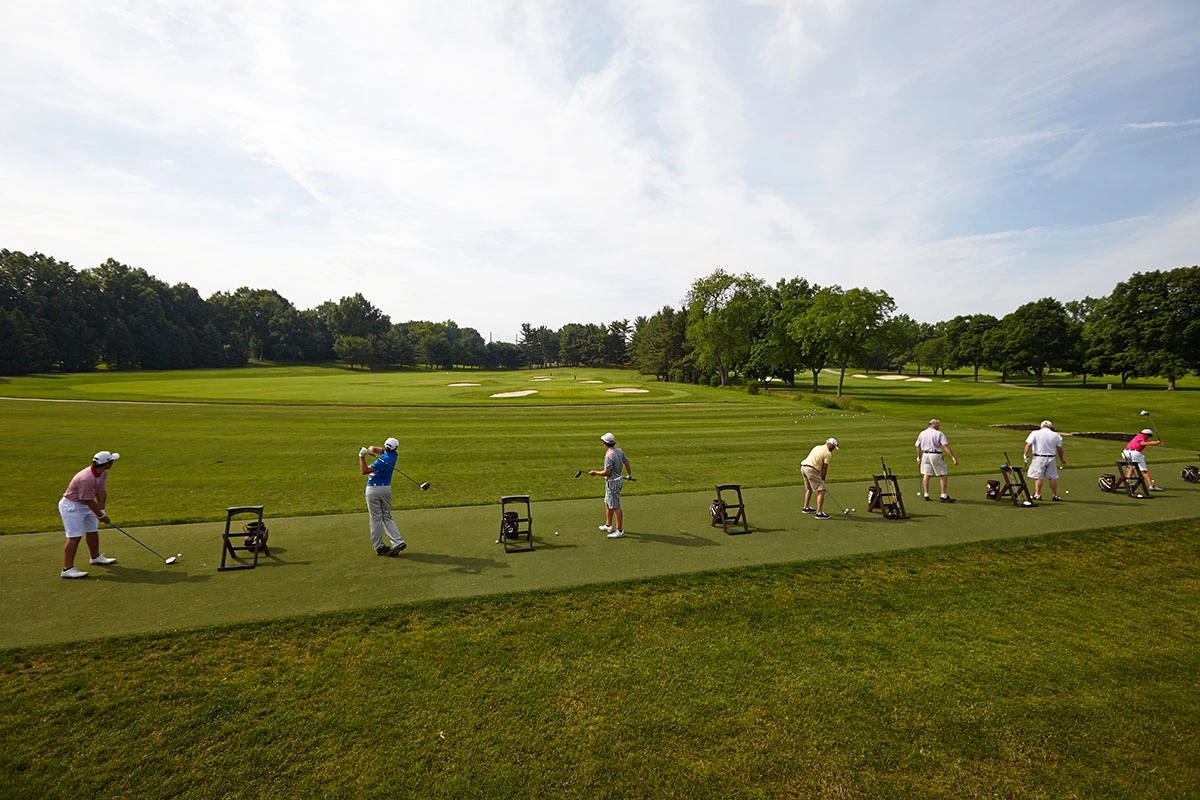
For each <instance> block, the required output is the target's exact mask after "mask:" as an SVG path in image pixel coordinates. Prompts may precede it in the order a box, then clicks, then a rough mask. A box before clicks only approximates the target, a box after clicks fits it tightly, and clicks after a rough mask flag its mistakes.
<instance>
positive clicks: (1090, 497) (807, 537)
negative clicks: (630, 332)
mask: <svg viewBox="0 0 1200 800" xmlns="http://www.w3.org/2000/svg"><path fill="white" fill-rule="evenodd" d="M1180 466H1181V465H1180V464H1173V465H1172V464H1162V465H1156V471H1159V474H1160V475H1170V474H1172V473H1173V472H1176V471H1177V470H1179V469H1180ZM1097 472H1098V471H1097V470H1095V469H1079V470H1065V471H1063V473H1062V479H1061V481H1060V490H1061V491H1064V492H1066V491H1073V494H1070V495H1064V496H1065V497H1066V502H1063V503H1051V502H1042V503H1040V504H1038V505H1037V507H1035V508H1018V507H1014V506H1013V504H1012V503H1011V502H1010V501H1008V500H1004V501H1001V502H999V503H997V502H992V501H989V500H986V499H984V498H983V495H984V481H985V480H986V478H985V477H982V476H957V477H952V478H951V492H952V493H953V494H956V495H957V496H958V502H957V503H955V504H953V505H946V504H941V503H938V502H936V501H935V502H922V501H921V500H919V499H918V498H917V496H916V487H917V483H916V481H914V480H912V479H909V480H904V481H902V482H901V487H902V490H903V491H905V492H906V497H905V500H906V505H907V506H908V511H909V514H910V518H909V519H907V520H885V519H883V518H882V517H881V516H880V515H879V514H878V513H867V511H866V508H865V506H866V484H864V483H861V482H858V483H853V484H849V483H847V484H837V483H832V484H830V492H831V497H832V498H833V499H836V500H837V501H838V502H840V503H841V504H843V505H848V506H854V507H856V508H857V511H856V512H855V513H852V514H850V515H848V516H846V515H843V514H842V513H841V512H840V510H839V509H838V508H837V505H836V503H834V502H832V500H831V499H827V500H826V510H827V511H829V512H831V513H832V514H833V519H831V520H828V521H818V520H815V519H813V518H812V517H810V516H805V515H802V514H800V513H799V509H800V506H801V503H802V500H803V490H802V489H801V488H799V487H775V488H764V489H744V490H743V495H744V499H745V503H746V511H747V516H748V520H749V523H750V527H751V528H752V529H753V532H752V533H750V534H746V535H739V536H726V535H725V534H724V533H722V531H721V530H720V529H719V528H713V527H712V526H711V525H710V524H709V516H708V507H709V504H710V503H711V501H712V498H713V497H714V496H715V493H714V492H694V493H685V494H652V493H650V492H649V491H648V490H652V487H650V486H648V485H647V484H649V483H650V482H648V481H647V482H643V483H640V484H638V485H634V484H628V485H627V487H626V492H625V496H624V499H625V502H624V504H623V505H624V506H625V513H626V515H627V520H626V523H627V524H626V536H625V538H624V539H622V540H618V541H610V540H608V539H607V538H606V537H605V535H604V534H603V533H602V532H600V531H598V530H597V529H596V526H597V525H598V524H599V523H600V522H602V521H603V506H602V503H601V500H600V499H599V498H597V499H594V500H566V501H555V502H538V500H537V497H536V496H534V497H533V498H532V500H533V505H532V512H533V518H534V522H533V531H534V539H535V544H536V549H535V550H534V551H533V552H528V553H510V554H506V553H505V552H504V551H503V548H502V547H501V545H499V544H496V543H495V541H496V538H497V532H498V529H499V524H500V510H499V509H500V507H499V501H498V500H497V503H496V505H495V506H473V507H465V508H440V509H420V510H410V511H403V512H398V513H397V515H396V517H397V522H398V524H399V526H400V529H401V532H402V533H403V534H404V537H405V539H406V541H407V542H408V545H409V546H408V549H407V550H406V551H404V552H403V553H402V554H400V556H398V557H396V558H381V557H378V556H376V555H375V554H374V552H373V551H372V550H371V547H370V541H369V537H368V533H367V515H366V513H365V511H364V513H361V514H340V515H331V516H322V517H293V518H288V517H286V516H274V514H279V513H280V512H281V511H283V510H282V509H272V508H267V509H266V521H267V523H268V526H269V528H270V545H271V557H270V558H265V557H264V558H261V559H260V562H259V567H258V568H257V569H254V570H247V571H241V572H218V571H217V566H218V565H219V563H220V559H221V533H222V532H223V530H224V522H221V523H212V522H209V523H199V524H190V525H173V526H158V527H144V528H137V529H128V530H129V531H130V533H132V534H133V535H134V536H136V537H138V538H139V539H140V540H142V541H143V542H145V543H146V544H147V545H149V546H150V547H153V548H154V549H155V550H157V551H158V552H159V553H162V554H163V555H164V556H170V555H174V554H176V553H182V554H183V558H182V559H181V560H180V561H179V562H178V563H177V564H174V565H172V566H166V565H164V564H163V563H161V562H160V561H158V560H157V559H156V558H155V557H154V556H153V555H152V554H151V553H149V552H147V551H146V550H144V549H142V548H141V547H139V546H138V545H137V544H136V543H134V542H132V541H130V540H129V539H127V538H126V537H124V536H122V535H121V534H120V533H119V532H118V531H116V530H112V529H107V528H105V529H104V530H103V531H102V532H101V545H102V549H103V550H104V552H105V553H106V554H108V555H110V556H115V557H117V558H118V559H119V562H118V563H117V564H116V565H114V566H111V567H92V566H88V565H87V556H86V548H85V547H84V546H82V545H81V547H80V554H79V556H78V557H77V559H76V565H77V566H79V568H80V569H85V570H88V571H89V572H90V577H88V578H87V579H84V580H75V581H68V580H63V579H62V578H60V577H59V575H58V571H59V564H60V561H61V551H62V544H63V537H62V534H61V533H39V534H25V535H14V536H4V537H0V618H2V619H3V621H4V622H3V625H2V626H0V647H5V648H7V647H19V646H28V645H39V644H50V643H58V642H67V641H76V640H81V639H92V638H100V637H105V636H116V635H127V634H137V633H155V632H164V631H186V630H188V629H195V628H201V627H207V626H213V625H225V624H230V623H239V622H248V621H253V620H262V619H274V618H283V617H292V616H298V615H305V614H315V613H321V612H326V611H335V610H342V609H353V608H368V607H381V606H390V605H396V604H402V603H408V602H413V601H424V600H436V599H444V598H452V597H466V596H475V595H490V594H503V593H516V592H526V591H529V590H537V589H552V588H558V587H564V586H573V585H580V584H586V583H602V582H609V581H622V580H636V579H639V578H645V577H649V576H655V575H663V574H672V573H684V572H699V571H705V570H716V569H725V568H730V567H741V566H747V565H759V564H770V563H781V562H788V561H802V560H811V559H822V558H836V557H839V556H844V555H851V554H859V553H871V552H885V551H888V550H898V549H907V548H915V547H933V546H938V545H946V544H954V543H960V542H968V541H978V540H985V539H1002V538H1013V537H1018V536H1034V535H1041V534H1047V533H1052V532H1055V531H1068V530H1085V529H1094V528H1102V527H1107V526H1115V525H1128V524H1135V523H1145V522H1148V521H1166V520H1173V519H1186V518H1194V517H1200V485H1191V484H1185V483H1182V482H1180V481H1178V480H1172V481H1169V482H1168V486H1169V489H1168V490H1167V491H1164V492H1161V493H1157V494H1155V495H1154V496H1153V497H1152V498H1149V499H1146V500H1137V499H1131V498H1129V497H1127V496H1125V495H1124V494H1105V493H1102V492H1100V491H1099V490H1098V489H1097V488H1096V484H1095V478H1096V474H1097ZM997 477H998V476H997ZM596 488H597V491H598V492H599V491H601V490H602V487H601V486H600V484H599V482H597V483H596ZM1031 488H1032V487H1031ZM640 492H647V493H645V494H641V493H640ZM555 531H558V532H559V535H558V536H555ZM520 602H525V603H527V602H536V597H532V598H531V597H530V596H524V597H522V598H521V599H520ZM514 611H515V612H516V613H519V609H514Z"/></svg>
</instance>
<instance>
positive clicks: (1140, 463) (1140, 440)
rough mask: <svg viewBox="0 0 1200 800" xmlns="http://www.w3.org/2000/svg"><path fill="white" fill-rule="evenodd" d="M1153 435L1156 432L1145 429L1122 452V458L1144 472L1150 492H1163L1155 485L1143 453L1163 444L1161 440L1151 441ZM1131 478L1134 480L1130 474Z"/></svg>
mask: <svg viewBox="0 0 1200 800" xmlns="http://www.w3.org/2000/svg"><path fill="white" fill-rule="evenodd" d="M1153 435H1154V431H1152V430H1150V429H1149V428H1143V429H1142V432H1141V433H1139V434H1138V435H1137V436H1134V437H1133V438H1132V439H1130V440H1129V444H1127V445H1125V449H1124V450H1122V451H1121V458H1123V459H1125V460H1126V461H1128V462H1131V463H1133V464H1135V465H1137V468H1138V469H1139V470H1141V471H1142V474H1143V475H1144V476H1146V483H1148V484H1149V489H1150V491H1152V492H1161V491H1162V489H1160V488H1159V487H1158V486H1157V485H1156V484H1155V483H1154V478H1151V477H1150V467H1148V466H1146V456H1145V454H1144V453H1143V452H1142V451H1143V450H1144V449H1146V448H1147V447H1154V446H1155V445H1160V444H1162V440H1161V439H1153V440H1151V438H1150V437H1151V436H1153ZM1129 477H1130V478H1132V477H1133V475H1132V474H1130V475H1129Z"/></svg>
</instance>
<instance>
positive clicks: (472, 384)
mask: <svg viewBox="0 0 1200 800" xmlns="http://www.w3.org/2000/svg"><path fill="white" fill-rule="evenodd" d="M446 385H447V386H478V385H479V384H478V383H447V384H446Z"/></svg>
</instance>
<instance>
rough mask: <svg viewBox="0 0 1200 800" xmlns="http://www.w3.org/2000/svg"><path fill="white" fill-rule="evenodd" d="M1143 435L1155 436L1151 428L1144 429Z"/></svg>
mask: <svg viewBox="0 0 1200 800" xmlns="http://www.w3.org/2000/svg"><path fill="white" fill-rule="evenodd" d="M1142 433H1144V434H1146V435H1147V436H1153V435H1154V431H1152V430H1150V429H1149V428H1142Z"/></svg>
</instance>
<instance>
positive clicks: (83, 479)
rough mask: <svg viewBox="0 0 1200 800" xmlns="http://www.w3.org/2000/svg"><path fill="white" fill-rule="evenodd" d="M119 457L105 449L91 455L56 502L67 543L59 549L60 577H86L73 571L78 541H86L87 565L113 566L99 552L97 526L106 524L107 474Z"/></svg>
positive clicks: (98, 528)
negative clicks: (88, 553)
mask: <svg viewBox="0 0 1200 800" xmlns="http://www.w3.org/2000/svg"><path fill="white" fill-rule="evenodd" d="M120 457H121V454H120V453H110V452H108V451H107V450H101V451H100V452H99V453H96V455H94V456H92V463H91V465H90V466H88V467H86V468H84V469H82V470H80V471H79V472H77V473H76V474H75V477H74V478H71V482H70V483H68V484H67V490H66V491H65V492H63V496H62V498H61V499H60V500H59V501H58V513H59V515H60V516H61V517H62V521H63V528H64V529H65V530H66V532H67V543H66V545H65V546H64V547H63V569H62V576H63V577H64V578H86V577H87V575H88V574H87V573H86V572H84V571H82V570H78V569H75V553H76V552H77V551H78V550H79V540H80V539H86V541H87V546H88V551H89V552H90V553H91V555H92V558H91V561H89V562H88V563H90V564H94V565H96V566H102V567H104V566H108V565H109V564H115V563H117V560H116V559H115V558H107V557H106V556H105V555H104V554H103V553H101V552H100V523H101V522H108V514H106V513H105V511H104V504H105V502H106V501H107V500H108V471H109V470H110V469H112V465H113V462H115V461H116V460H117V459H118V458H120Z"/></svg>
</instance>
